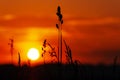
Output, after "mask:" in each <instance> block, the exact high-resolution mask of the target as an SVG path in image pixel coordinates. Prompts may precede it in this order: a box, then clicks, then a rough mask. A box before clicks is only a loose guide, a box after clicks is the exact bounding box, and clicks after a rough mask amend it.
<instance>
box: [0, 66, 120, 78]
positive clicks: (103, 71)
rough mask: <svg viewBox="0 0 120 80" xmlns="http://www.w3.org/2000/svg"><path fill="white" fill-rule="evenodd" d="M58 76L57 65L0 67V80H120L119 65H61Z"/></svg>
mask: <svg viewBox="0 0 120 80" xmlns="http://www.w3.org/2000/svg"><path fill="white" fill-rule="evenodd" d="M61 70H62V71H61V72H62V76H61V78H60V76H59V67H58V64H45V65H38V66H35V67H28V66H27V65H23V66H21V68H20V67H18V66H14V65H10V64H9V65H0V80H120V65H116V72H115V74H114V73H113V65H103V64H99V65H96V66H95V65H94V66H93V65H87V64H86V65H81V64H77V65H76V64H63V65H62V67H61Z"/></svg>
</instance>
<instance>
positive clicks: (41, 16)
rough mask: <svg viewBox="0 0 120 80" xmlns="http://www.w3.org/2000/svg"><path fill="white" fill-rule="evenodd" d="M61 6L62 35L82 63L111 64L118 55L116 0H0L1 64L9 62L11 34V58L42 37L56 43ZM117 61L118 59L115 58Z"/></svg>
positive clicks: (119, 29)
mask: <svg viewBox="0 0 120 80" xmlns="http://www.w3.org/2000/svg"><path fill="white" fill-rule="evenodd" d="M58 4H60V5H61V8H62V14H63V20H64V24H63V26H62V27H63V38H64V39H65V40H66V42H67V43H68V44H69V46H70V47H71V49H72V52H73V59H74V60H75V59H78V60H80V61H81V62H82V63H100V62H103V63H112V62H113V59H114V57H115V56H118V57H120V11H119V10H120V6H119V4H120V1H119V0H109V2H108V0H69V1H68V0H63V1H62V0H52V1H51V0H1V1H0V36H1V38H0V63H7V62H10V47H9V45H8V43H9V38H11V37H13V38H14V40H15V42H14V50H15V51H14V54H15V55H14V60H15V61H17V53H18V52H20V53H21V58H22V61H23V62H24V61H26V60H27V56H26V54H27V51H28V49H29V48H31V47H36V48H38V49H39V50H40V52H41V46H42V44H43V41H44V39H47V40H48V42H49V43H51V44H52V45H53V46H55V47H56V46H57V29H56V27H55V24H56V22H57V16H56V9H57V6H58ZM118 62H119V63H120V58H118Z"/></svg>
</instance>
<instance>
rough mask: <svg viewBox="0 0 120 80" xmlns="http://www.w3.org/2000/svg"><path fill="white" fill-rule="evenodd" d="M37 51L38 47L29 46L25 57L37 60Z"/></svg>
mask: <svg viewBox="0 0 120 80" xmlns="http://www.w3.org/2000/svg"><path fill="white" fill-rule="evenodd" d="M39 56H40V55H39V51H38V49H36V48H31V49H29V51H28V54H27V57H28V58H29V59H30V60H37V59H38V58H39Z"/></svg>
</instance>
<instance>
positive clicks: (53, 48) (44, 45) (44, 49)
mask: <svg viewBox="0 0 120 80" xmlns="http://www.w3.org/2000/svg"><path fill="white" fill-rule="evenodd" d="M46 47H50V51H49V54H50V57H51V59H52V58H53V57H55V58H56V59H57V60H58V57H57V55H56V52H55V47H52V46H51V44H50V43H48V42H47V40H46V39H45V40H44V42H43V47H42V51H43V53H42V57H43V58H44V64H45V55H46V52H47V51H46ZM52 62H54V61H52Z"/></svg>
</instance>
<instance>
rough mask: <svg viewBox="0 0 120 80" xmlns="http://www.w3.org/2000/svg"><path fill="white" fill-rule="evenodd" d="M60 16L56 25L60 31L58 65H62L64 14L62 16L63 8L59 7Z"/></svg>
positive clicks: (58, 13) (58, 14)
mask: <svg viewBox="0 0 120 80" xmlns="http://www.w3.org/2000/svg"><path fill="white" fill-rule="evenodd" d="M56 15H57V16H58V21H59V22H58V23H57V24H56V27H57V29H58V63H62V24H63V20H62V17H63V16H62V14H61V8H60V6H58V8H57V13H56Z"/></svg>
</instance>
